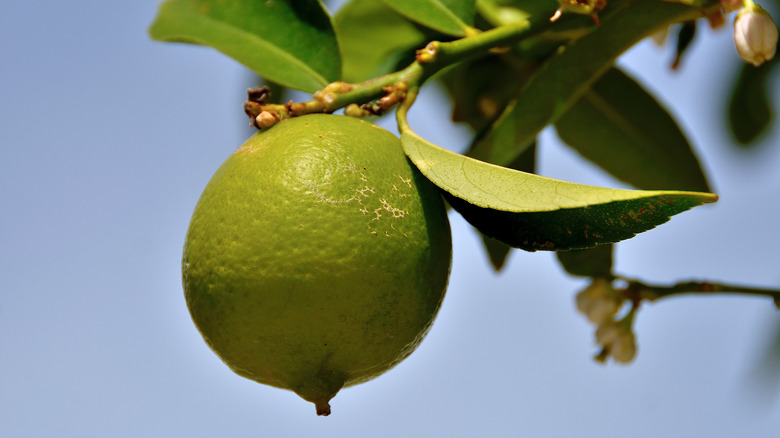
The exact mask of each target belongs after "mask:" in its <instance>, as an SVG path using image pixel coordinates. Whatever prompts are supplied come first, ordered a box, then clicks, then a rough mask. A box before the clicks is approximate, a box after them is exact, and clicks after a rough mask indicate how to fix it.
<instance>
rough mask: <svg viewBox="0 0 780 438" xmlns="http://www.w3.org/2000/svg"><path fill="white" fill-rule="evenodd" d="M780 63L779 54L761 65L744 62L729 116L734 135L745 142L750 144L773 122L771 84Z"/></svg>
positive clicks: (741, 142)
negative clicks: (770, 96)
mask: <svg viewBox="0 0 780 438" xmlns="http://www.w3.org/2000/svg"><path fill="white" fill-rule="evenodd" d="M778 64H780V61H779V60H778V58H775V59H773V60H772V61H770V62H767V63H764V64H763V65H761V66H760V67H754V66H752V65H748V64H744V65H743V66H742V68H741V70H740V73H739V77H738V78H737V82H736V83H735V84H734V89H733V90H732V92H731V99H730V100H729V107H728V116H729V126H730V127H731V132H732V134H734V138H736V139H737V141H738V142H739V143H740V144H742V145H745V146H747V145H750V144H751V143H753V142H754V141H755V140H756V139H757V138H759V137H760V136H761V134H763V133H764V132H765V131H766V129H767V128H768V127H769V126H770V125H771V123H772V119H773V111H772V103H771V101H770V100H769V97H768V92H767V85H768V83H767V82H768V81H769V79H770V78H771V77H772V75H771V72H772V70H773V69H774V68H775V67H776V66H777V65H778Z"/></svg>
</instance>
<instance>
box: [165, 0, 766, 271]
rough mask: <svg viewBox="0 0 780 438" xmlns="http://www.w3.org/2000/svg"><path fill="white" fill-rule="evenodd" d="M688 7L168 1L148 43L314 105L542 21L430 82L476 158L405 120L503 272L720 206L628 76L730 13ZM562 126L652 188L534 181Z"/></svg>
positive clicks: (756, 103) (741, 106)
mask: <svg viewBox="0 0 780 438" xmlns="http://www.w3.org/2000/svg"><path fill="white" fill-rule="evenodd" d="M584 3H587V2H584ZM686 3H688V4H682V3H673V2H666V1H661V0H654V1H641V0H610V1H609V4H608V5H607V7H606V8H604V9H603V10H602V11H601V12H599V14H598V22H599V24H598V25H596V24H595V23H594V21H596V20H595V16H594V17H593V18H591V16H590V15H583V16H578V17H577V18H578V19H576V20H566V19H561V20H559V21H558V22H556V23H553V24H550V23H549V18H550V17H551V16H552V15H553V13H554V12H555V11H556V9H558V8H559V6H560V5H559V3H558V2H557V1H556V0H524V1H521V0H476V1H475V0H392V1H390V0H387V1H383V0H351V1H348V2H347V3H346V4H344V5H343V7H341V8H340V9H339V11H338V13H337V14H336V15H335V16H334V17H331V16H330V14H329V13H328V11H327V9H326V8H325V7H324V5H323V4H322V3H321V2H320V1H318V0H300V1H295V2H287V1H279V0H269V1H255V0H234V1H231V2H224V1H220V0H168V1H166V2H164V3H163V4H162V5H161V8H160V11H159V15H158V17H157V18H156V20H155V22H154V23H153V25H152V27H151V29H150V33H151V36H152V37H153V38H154V39H157V40H163V41H174V42H186V43H194V44H201V45H207V46H211V47H213V48H215V49H217V50H219V51H221V52H223V53H224V54H226V55H228V56H230V57H232V58H234V59H236V60H237V61H239V62H241V63H242V64H244V65H245V66H247V67H248V68H249V69H251V70H252V71H254V72H256V73H257V74H258V75H260V76H261V77H263V79H264V80H265V81H267V82H269V83H274V84H278V85H279V86H282V87H287V88H292V89H297V90H302V91H305V92H309V93H314V92H316V91H318V90H320V89H322V88H324V87H325V86H327V85H328V84H329V83H332V82H335V81H346V82H349V83H353V84H357V85H356V87H358V88H359V87H360V84H361V83H369V82H370V81H371V80H372V79H373V78H377V77H381V76H383V75H388V74H391V73H393V72H396V71H399V70H400V69H402V68H404V67H406V66H409V65H411V64H413V63H415V62H418V61H415V50H417V49H420V48H422V47H424V46H425V45H426V43H427V42H429V41H433V40H436V41H442V42H445V43H446V42H448V41H456V40H457V41H463V42H468V41H469V40H470V38H471V37H472V36H474V35H478V34H479V33H481V32H483V31H488V30H490V29H495V28H501V27H502V26H507V25H510V24H512V23H518V22H523V21H528V22H529V23H531V22H533V23H543V25H544V31H543V32H537V33H534V34H529V36H528V37H526V38H522V39H520V40H519V41H517V42H513V43H512V44H511V45H508V46H507V47H500V48H493V49H492V50H489V49H490V48H485V49H484V50H482V52H481V53H479V56H468V57H464V59H462V60H459V62H457V63H453V65H450V66H447V67H446V68H441V69H439V70H438V71H437V72H436V74H435V75H430V77H431V81H437V82H439V83H440V84H442V85H443V86H444V88H445V89H446V90H447V91H448V93H449V94H450V96H451V97H452V101H453V105H454V107H453V117H454V119H455V120H456V121H459V122H464V123H467V124H468V125H469V126H470V127H471V128H473V131H474V138H473V141H472V143H471V147H470V149H469V150H468V152H467V153H466V154H464V155H461V154H456V153H453V152H450V151H448V150H446V149H443V148H440V147H438V146H436V145H433V144H431V143H430V142H428V141H426V140H425V139H423V138H421V137H420V136H418V135H417V134H416V133H414V131H413V130H412V129H411V127H410V125H409V123H408V122H407V120H406V110H407V109H408V105H406V107H404V108H402V109H401V110H399V129H400V131H401V134H402V143H403V145H404V150H405V152H406V153H407V155H408V156H409V158H410V159H411V160H412V162H413V163H415V165H417V166H418V168H420V170H421V171H422V172H423V174H425V175H426V176H427V177H428V178H429V179H430V180H431V181H433V182H434V183H435V184H437V185H438V186H439V187H440V188H442V190H443V193H444V195H445V197H446V199H447V200H448V201H449V203H450V205H451V206H452V207H453V208H454V209H455V210H457V211H458V212H459V213H461V214H462V215H463V216H464V217H465V218H466V219H467V220H468V221H469V222H470V223H471V224H472V225H474V226H475V227H476V228H477V229H479V230H480V231H481V232H482V233H483V234H484V235H485V244H486V248H487V250H488V253H489V254H490V257H491V260H492V261H493V264H494V266H495V267H496V268H497V269H500V267H501V266H502V265H503V263H504V260H505V258H506V255H507V253H508V251H509V250H510V247H517V248H522V249H526V250H532V251H533V250H540V249H541V250H558V251H562V250H575V249H583V248H590V247H594V246H596V245H604V244H611V243H613V242H617V241H620V240H623V239H627V238H630V237H632V236H634V235H635V234H636V233H639V232H643V231H646V230H648V229H650V228H653V227H655V226H657V225H659V224H661V223H663V222H665V221H667V220H668V219H669V217H670V216H672V215H675V214H677V213H680V212H682V211H685V210H687V209H689V208H691V207H694V206H697V205H700V204H703V203H708V202H713V201H714V200H715V199H716V197H715V196H714V195H711V194H708V193H704V192H708V191H709V186H708V183H707V178H706V176H705V175H704V173H703V171H702V168H701V166H700V165H699V162H698V159H697V158H696V156H695V154H694V152H693V149H692V148H691V145H690V144H689V141H688V139H687V138H686V137H685V135H684V134H683V133H682V131H681V129H680V128H679V127H678V125H677V123H676V121H675V120H674V118H673V117H672V116H671V115H670V114H669V113H668V112H667V111H666V110H665V109H664V108H663V107H662V106H661V105H660V104H659V103H658V102H657V100H656V99H655V98H654V97H653V96H652V95H651V94H649V93H648V92H647V91H646V90H645V89H644V88H643V87H642V86H641V85H640V84H639V83H637V82H636V81H635V80H634V79H632V78H631V77H630V76H629V75H628V74H627V73H626V72H624V71H621V70H620V69H619V68H617V67H616V66H615V60H616V59H617V58H618V56H620V54H622V53H623V52H624V51H626V50H627V49H628V48H630V47H631V46H633V45H634V44H636V43H637V42H638V41H640V40H641V39H643V38H645V37H647V36H649V35H651V34H653V33H655V32H657V31H661V30H663V29H666V28H667V27H669V26H670V25H674V24H676V23H682V22H686V23H688V25H687V26H684V27H683V28H684V29H687V31H688V33H690V29H691V26H692V24H691V23H695V22H696V20H697V19H699V18H700V17H701V16H702V11H705V10H708V11H714V10H717V5H718V2H717V1H716V0H700V1H695V2H690V1H689V2H686ZM690 3H694V5H690ZM567 14H568V15H573V14H570V13H568V12H564V18H566V16H567ZM533 20H536V21H533ZM529 25H530V24H529ZM694 25H695V24H694ZM683 36H684V35H683ZM684 46H685V45H684V44H681V45H680V47H681V48H680V51H682V50H684ZM772 65H776V63H771V64H769V65H767V66H766V67H763V68H762V69H759V70H755V69H753V70H751V68H752V67H747V68H746V70H745V71H744V72H743V77H745V78H746V79H744V80H742V81H740V84H741V85H740V87H737V92H736V93H735V94H734V98H733V99H732V102H733V104H732V108H733V110H732V119H733V120H734V122H735V123H734V125H735V126H738V127H739V129H737V130H736V134H737V137H738V138H740V139H741V140H744V141H745V142H750V141H752V140H753V139H755V138H756V137H757V136H758V135H759V134H760V132H761V131H762V130H763V129H765V127H766V126H767V124H768V123H769V120H770V119H771V109H770V107H769V105H768V103H767V101H766V99H765V98H764V97H763V96H764V94H765V92H764V89H763V88H762V85H761V84H763V83H764V82H763V81H757V80H756V77H757V76H760V75H764V76H761V77H766V75H767V73H766V72H767V71H768V70H769V69H770V68H772ZM424 67H425V66H424V65H423V68H424ZM426 79H428V77H426ZM366 81H367V82H366ZM414 85H422V84H414ZM367 98H368V97H367ZM370 98H374V97H373V96H371V97H370ZM355 103H365V102H355ZM756 112H758V113H760V114H761V116H760V117H756V116H752V115H751V116H750V117H749V119H750V123H746V122H745V121H744V120H741V118H744V117H745V114H754V113H756ZM551 124H552V125H554V126H555V128H556V130H557V132H558V134H559V136H560V138H561V139H562V140H563V141H564V142H565V143H566V144H568V145H569V146H570V147H571V148H572V149H573V150H574V151H576V152H577V153H579V154H581V155H582V156H584V157H585V158H587V159H588V160H591V161H592V162H594V163H595V164H597V165H598V166H600V167H601V168H603V169H604V170H606V171H607V172H609V173H610V174H612V175H613V176H615V177H616V178H618V179H620V180H622V181H624V182H626V183H627V184H629V185H631V186H633V187H636V188H637V189H643V190H616V189H606V188H599V187H590V186H583V185H579V184H573V183H567V182H563V181H557V180H551V179H548V178H543V177H541V176H537V175H535V174H534V173H533V172H534V156H535V149H536V136H537V135H538V134H539V132H540V131H541V130H542V129H544V128H545V127H546V126H548V125H551ZM586 251H588V250H586ZM559 254H560V255H561V261H562V263H563V266H564V267H565V268H566V269H567V270H568V271H569V272H570V273H572V274H575V275H586V276H601V275H604V273H605V267H604V264H605V263H608V264H609V266H607V267H606V272H609V269H610V267H611V251H607V252H605V251H603V249H602V250H599V251H598V252H597V253H593V254H592V255H593V256H595V257H597V258H598V259H601V260H602V262H600V263H596V264H595V265H597V266H599V267H598V272H596V271H593V270H590V268H588V265H589V264H593V257H589V256H584V257H583V256H577V257H569V256H567V255H566V253H565V252H561V253H559ZM586 255H587V253H586Z"/></svg>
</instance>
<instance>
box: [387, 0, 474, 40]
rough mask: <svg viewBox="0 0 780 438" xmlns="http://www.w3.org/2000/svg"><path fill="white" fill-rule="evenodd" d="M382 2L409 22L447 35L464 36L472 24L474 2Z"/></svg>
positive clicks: (448, 0)
mask: <svg viewBox="0 0 780 438" xmlns="http://www.w3.org/2000/svg"><path fill="white" fill-rule="evenodd" d="M383 1H384V2H385V3H386V4H387V5H388V6H390V7H391V8H393V9H395V10H396V11H398V12H399V13H400V14H401V15H403V16H405V17H406V18H408V19H409V20H412V21H415V22H417V23H420V24H422V25H423V26H427V27H430V28H431V29H434V30H437V31H439V32H442V33H445V34H447V35H454V36H465V35H466V30H467V29H468V28H469V27H471V26H473V24H474V15H475V7H474V0H383Z"/></svg>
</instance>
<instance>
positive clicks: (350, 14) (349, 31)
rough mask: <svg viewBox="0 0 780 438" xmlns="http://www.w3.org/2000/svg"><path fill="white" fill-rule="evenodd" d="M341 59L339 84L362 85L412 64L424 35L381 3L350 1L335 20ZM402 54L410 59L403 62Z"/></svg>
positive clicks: (424, 40) (369, 0)
mask: <svg viewBox="0 0 780 438" xmlns="http://www.w3.org/2000/svg"><path fill="white" fill-rule="evenodd" d="M334 21H335V26H336V32H337V34H338V38H339V45H340V46H341V52H342V58H343V80H345V81H347V82H362V81H365V80H367V79H370V78H373V77H376V76H381V75H383V74H386V73H390V72H393V71H395V70H398V64H399V63H403V62H404V61H405V64H409V63H410V62H412V61H413V60H414V49H419V48H420V47H422V46H424V45H425V43H426V40H427V36H426V34H425V33H424V32H423V31H421V30H420V29H418V28H417V27H416V26H415V25H414V24H413V23H412V22H410V21H409V20H407V19H406V18H404V17H403V16H402V15H400V14H399V13H398V12H396V11H395V10H393V9H392V8H390V7H389V6H387V5H386V4H385V3H383V2H380V1H376V0H352V1H350V2H349V3H347V4H346V5H344V6H343V7H342V8H341V9H339V12H338V13H337V14H336V17H335V20H334ZM406 54H410V55H411V57H409V58H408V59H404V56H405V55H406Z"/></svg>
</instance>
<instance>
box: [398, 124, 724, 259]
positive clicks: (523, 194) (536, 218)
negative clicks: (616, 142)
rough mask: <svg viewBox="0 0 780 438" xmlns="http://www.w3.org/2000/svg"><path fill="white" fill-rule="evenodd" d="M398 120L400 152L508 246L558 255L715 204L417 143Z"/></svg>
mask: <svg viewBox="0 0 780 438" xmlns="http://www.w3.org/2000/svg"><path fill="white" fill-rule="evenodd" d="M398 120H399V126H400V129H401V143H402V145H403V148H404V152H405V153H406V155H407V156H408V157H409V159H410V160H411V161H412V162H413V163H414V164H415V166H417V168H418V169H420V171H421V172H422V173H423V175H425V176H426V177H427V178H428V179H429V180H431V181H432V182H433V183H434V184H436V185H437V186H438V187H440V188H441V189H443V190H444V192H445V197H446V198H447V200H448V202H449V203H450V205H451V206H452V207H453V208H454V209H455V210H457V211H458V212H459V213H461V214H462V215H463V217H464V218H465V219H466V220H467V221H468V222H469V223H471V224H472V225H473V226H475V227H476V228H477V229H478V230H480V231H481V232H482V233H483V234H485V235H487V236H488V237H492V238H495V239H498V240H501V241H502V242H504V243H506V244H508V245H511V246H514V247H518V248H522V249H526V250H530V251H533V250H540V249H544V250H563V249H578V248H587V247H591V246H595V245H598V244H603V243H611V242H617V241H620V240H624V239H628V238H630V237H633V236H634V235H635V234H636V233H640V232H642V231H647V230H649V229H651V228H654V227H655V226H657V225H659V224H662V223H664V222H666V221H668V220H669V217H670V216H673V215H675V214H677V213H681V212H683V211H685V210H688V209H690V208H692V207H695V206H697V205H701V204H705V203H708V202H714V201H716V200H717V196H716V195H713V194H707V193H696V192H677V191H639V190H618V189H609V188H603V187H594V186H586V185H582V184H574V183H570V182H565V181H559V180H554V179H552V178H545V177H542V176H538V175H534V174H530V173H525V172H520V171H517V170H513V169H508V168H506V167H500V166H496V165H493V164H489V163H485V162H483V161H479V160H476V159H473V158H470V157H466V156H463V155H460V154H456V153H454V152H451V151H448V150H446V149H443V148H440V147H438V146H436V145H434V144H432V143H430V142H427V141H426V140H424V139H422V138H420V137H419V136H418V135H417V134H415V133H414V131H412V130H411V129H410V128H409V125H408V123H407V121H406V114H405V112H404V111H403V110H400V109H399V112H398Z"/></svg>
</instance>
